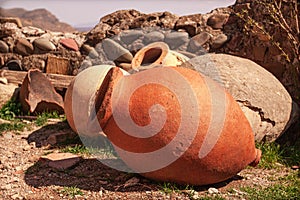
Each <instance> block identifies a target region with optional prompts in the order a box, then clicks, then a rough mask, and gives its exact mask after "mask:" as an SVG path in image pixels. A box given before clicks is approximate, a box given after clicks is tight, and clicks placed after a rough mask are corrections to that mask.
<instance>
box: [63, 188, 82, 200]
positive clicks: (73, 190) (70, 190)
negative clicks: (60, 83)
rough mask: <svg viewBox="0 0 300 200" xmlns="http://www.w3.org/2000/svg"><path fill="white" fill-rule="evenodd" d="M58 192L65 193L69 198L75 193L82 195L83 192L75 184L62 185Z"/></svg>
mask: <svg viewBox="0 0 300 200" xmlns="http://www.w3.org/2000/svg"><path fill="white" fill-rule="evenodd" d="M60 193H62V194H65V195H67V196H69V197H71V198H74V197H75V196H76V195H83V192H82V191H81V190H80V189H79V188H78V187H76V186H70V187H64V188H63V189H62V190H61V191H60Z"/></svg>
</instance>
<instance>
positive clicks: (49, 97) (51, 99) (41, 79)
mask: <svg viewBox="0 0 300 200" xmlns="http://www.w3.org/2000/svg"><path fill="white" fill-rule="evenodd" d="M20 102H21V104H22V108H23V111H24V112H26V113H27V112H31V113H33V112H44V111H58V112H59V113H62V112H63V109H64V103H63V98H62V96H60V95H59V94H58V93H57V92H56V91H55V89H54V87H53V85H52V84H51V82H50V81H49V80H48V79H47V77H46V76H45V75H44V74H43V73H42V72H40V71H39V70H37V69H34V70H29V71H28V73H27V75H26V77H25V79H24V80H23V83H22V86H21V90H20Z"/></svg>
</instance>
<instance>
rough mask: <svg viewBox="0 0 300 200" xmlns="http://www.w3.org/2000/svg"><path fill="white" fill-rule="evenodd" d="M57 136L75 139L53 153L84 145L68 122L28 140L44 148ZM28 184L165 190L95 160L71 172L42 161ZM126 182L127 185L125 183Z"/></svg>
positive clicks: (31, 170)
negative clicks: (50, 138) (66, 134)
mask: <svg viewBox="0 0 300 200" xmlns="http://www.w3.org/2000/svg"><path fill="white" fill-rule="evenodd" d="M58 132H67V133H69V134H68V135H71V136H73V138H71V139H70V140H69V141H68V143H67V144H66V143H64V144H58V145H55V146H53V147H51V148H53V150H55V149H60V148H64V147H65V146H66V145H75V144H81V142H80V140H79V139H78V137H76V134H75V136H74V132H73V131H72V130H71V129H70V127H69V126H68V124H67V123H66V122H58V123H56V124H50V125H46V126H44V127H42V128H40V129H39V130H36V131H34V132H32V133H31V134H30V135H29V136H28V138H27V141H28V143H31V142H35V143H36V147H42V146H44V144H45V142H46V141H47V138H48V137H49V136H50V135H51V134H55V133H58ZM133 177H136V178H138V179H139V182H138V183H135V184H128V182H127V181H128V180H130V179H131V178H133ZM241 179H243V177H241V176H238V175H236V176H234V177H233V178H231V179H229V180H227V181H224V182H221V183H217V184H214V185H207V186H201V187H200V186H194V187H193V189H194V190H196V191H204V190H207V189H208V188H209V187H214V188H221V187H224V186H226V185H228V184H229V183H231V182H234V181H238V180H241ZM25 182H26V184H28V185H30V186H33V187H36V188H37V187H43V186H52V185H56V186H62V187H77V188H79V189H83V190H89V191H100V190H101V189H105V190H108V191H118V192H130V191H131V192H132V191H139V192H141V191H150V190H154V191H157V190H163V187H164V186H163V185H164V183H162V182H156V181H153V180H149V179H146V178H143V177H142V176H140V175H138V174H132V173H125V172H120V171H118V170H115V169H112V168H110V167H108V166H106V165H104V164H103V163H102V162H100V161H99V160H97V159H95V158H85V159H82V160H81V161H80V162H79V163H78V164H77V165H75V166H73V167H72V168H70V169H68V170H57V169H55V168H52V167H49V166H48V165H47V164H45V162H43V161H42V160H39V161H37V162H36V163H35V164H34V165H33V166H31V167H29V168H28V169H27V170H26V172H25ZM126 182H127V183H126ZM186 188H187V186H186V185H177V184H171V186H170V189H179V190H184V189H186Z"/></svg>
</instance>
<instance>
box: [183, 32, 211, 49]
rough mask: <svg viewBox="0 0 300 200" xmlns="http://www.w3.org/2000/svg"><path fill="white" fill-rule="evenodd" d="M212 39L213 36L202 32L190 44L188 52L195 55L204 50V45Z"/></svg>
mask: <svg viewBox="0 0 300 200" xmlns="http://www.w3.org/2000/svg"><path fill="white" fill-rule="evenodd" d="M210 38H211V36H210V34H209V33H207V32H201V33H199V34H198V35H195V36H194V37H192V38H191V40H190V42H189V46H188V51H189V52H192V53H194V52H197V51H199V50H201V49H203V48H202V45H204V44H205V43H206V42H208V41H209V39H210Z"/></svg>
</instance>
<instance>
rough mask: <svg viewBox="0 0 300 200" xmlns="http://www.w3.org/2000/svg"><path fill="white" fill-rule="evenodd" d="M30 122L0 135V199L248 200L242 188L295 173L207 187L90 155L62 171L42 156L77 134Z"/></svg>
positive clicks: (249, 173)
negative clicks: (54, 140) (120, 167)
mask: <svg viewBox="0 0 300 200" xmlns="http://www.w3.org/2000/svg"><path fill="white" fill-rule="evenodd" d="M0 123H1V121H0ZM27 123H30V126H29V128H27V130H26V129H25V130H24V131H22V132H15V131H14V132H4V133H3V134H2V136H0V199H5V200H6V199H72V198H74V199H201V198H202V199H205V198H209V197H223V198H225V199H247V196H246V194H245V193H244V192H243V191H241V190H240V188H241V187H243V186H251V187H268V186H270V185H271V184H274V183H276V180H277V178H278V177H283V176H286V175H287V174H288V173H289V172H290V170H291V169H289V168H285V167H281V168H280V171H278V170H275V169H272V170H265V169H260V168H246V169H245V170H243V171H241V172H240V173H239V174H237V175H236V176H235V177H233V178H232V179H230V180H227V181H225V182H222V183H218V184H214V185H209V186H205V187H197V186H194V187H190V186H178V185H175V186H174V184H170V183H161V182H155V181H153V180H149V179H146V178H143V177H141V176H139V175H136V174H130V173H124V172H119V171H116V170H114V169H111V168H109V167H107V166H105V165H103V164H102V163H101V162H99V161H98V160H97V159H95V158H94V157H93V156H91V155H85V154H82V157H83V159H82V160H81V161H80V162H79V163H78V164H76V165H75V166H73V167H72V168H71V169H67V170H57V169H54V168H51V167H49V166H48V165H45V164H44V163H43V162H41V160H40V157H41V156H43V155H47V154H49V153H52V152H59V151H61V149H62V148H63V146H54V147H51V146H49V145H45V140H46V139H47V138H48V136H49V135H51V134H54V133H58V132H67V133H70V135H72V134H74V133H73V132H72V130H71V129H70V128H69V126H68V124H67V122H65V121H63V122H60V121H57V122H55V121H54V122H51V123H48V124H47V125H44V126H43V127H37V126H36V125H35V124H34V123H32V122H29V121H28V122H27ZM28 129H29V130H28Z"/></svg>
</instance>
